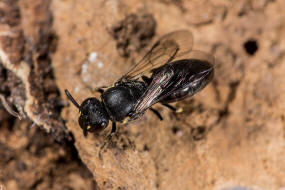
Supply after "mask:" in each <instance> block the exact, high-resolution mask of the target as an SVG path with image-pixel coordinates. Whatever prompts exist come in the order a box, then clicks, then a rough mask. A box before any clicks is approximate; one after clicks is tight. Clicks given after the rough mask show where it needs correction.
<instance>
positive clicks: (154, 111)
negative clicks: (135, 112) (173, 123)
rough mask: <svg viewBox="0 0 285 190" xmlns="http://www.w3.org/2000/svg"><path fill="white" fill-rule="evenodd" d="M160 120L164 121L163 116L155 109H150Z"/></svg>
mask: <svg viewBox="0 0 285 190" xmlns="http://www.w3.org/2000/svg"><path fill="white" fill-rule="evenodd" d="M149 109H150V110H151V111H152V112H153V113H154V114H155V115H156V116H157V117H158V118H159V119H160V120H163V117H162V116H161V114H160V113H159V112H158V111H157V110H156V109H153V108H149Z"/></svg>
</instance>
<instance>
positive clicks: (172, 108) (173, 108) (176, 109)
mask: <svg viewBox="0 0 285 190" xmlns="http://www.w3.org/2000/svg"><path fill="white" fill-rule="evenodd" d="M162 105H163V106H165V107H167V108H168V109H170V110H172V111H174V112H176V113H181V112H182V111H183V109H182V108H175V107H173V106H171V105H169V104H162Z"/></svg>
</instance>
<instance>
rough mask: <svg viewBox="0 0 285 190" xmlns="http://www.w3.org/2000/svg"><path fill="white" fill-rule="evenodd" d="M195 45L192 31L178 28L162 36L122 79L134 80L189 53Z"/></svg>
mask: <svg viewBox="0 0 285 190" xmlns="http://www.w3.org/2000/svg"><path fill="white" fill-rule="evenodd" d="M192 45H193V36H192V33H191V32H190V31H188V30H178V31H174V32H171V33H168V34H166V35H164V36H162V37H161V38H160V39H159V40H158V41H157V42H156V43H155V44H154V45H153V46H152V48H151V49H150V51H148V53H147V54H146V55H145V56H144V57H143V58H142V59H141V60H140V61H139V62H138V63H137V64H136V65H135V66H134V67H133V68H132V69H130V71H129V72H127V73H126V74H125V75H123V77H122V78H121V79H127V80H134V79H137V78H139V77H140V76H142V75H143V74H146V73H148V72H150V71H152V70H153V69H156V68H158V67H160V66H162V65H164V64H166V63H169V62H171V61H172V60H173V59H175V58H179V57H181V56H183V55H185V54H188V53H189V52H190V51H191V49H192Z"/></svg>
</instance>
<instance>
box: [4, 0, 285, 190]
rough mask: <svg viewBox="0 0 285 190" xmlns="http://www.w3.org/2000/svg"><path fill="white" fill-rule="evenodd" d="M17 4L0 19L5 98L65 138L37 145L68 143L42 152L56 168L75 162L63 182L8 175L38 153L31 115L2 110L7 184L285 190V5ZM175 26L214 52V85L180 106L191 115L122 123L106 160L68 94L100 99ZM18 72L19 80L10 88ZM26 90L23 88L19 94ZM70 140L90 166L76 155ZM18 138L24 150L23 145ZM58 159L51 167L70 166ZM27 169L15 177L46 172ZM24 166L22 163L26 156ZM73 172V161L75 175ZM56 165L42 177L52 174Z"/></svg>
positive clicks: (196, 0) (265, 1) (197, 1)
mask: <svg viewBox="0 0 285 190" xmlns="http://www.w3.org/2000/svg"><path fill="white" fill-rule="evenodd" d="M8 2H9V1H1V2H0V16H1V15H8V14H7V12H9V13H11V10H14V12H15V14H10V15H9V16H11V17H13V18H11V17H8V16H6V17H2V18H3V19H1V21H0V24H1V25H0V63H2V66H1V67H0V72H1V73H6V74H5V77H6V78H5V77H3V76H4V75H3V74H2V75H1V76H0V83H1V87H0V93H1V94H3V95H4V96H5V97H6V98H7V101H8V102H9V103H10V104H13V105H15V107H16V109H17V110H18V112H20V113H21V112H22V115H23V116H25V118H28V119H29V120H30V121H32V122H33V123H35V124H36V126H40V128H43V129H45V130H46V131H48V132H49V133H51V134H52V135H51V136H53V137H54V139H56V140H57V141H59V142H61V143H62V142H65V143H62V144H65V145H63V146H60V147H57V146H58V145H56V143H55V142H53V141H52V142H50V141H48V140H47V139H45V138H42V140H43V142H40V140H39V142H37V143H43V144H50V146H53V147H52V148H51V150H53V149H54V150H59V149H60V151H55V152H54V154H52V153H51V152H52V151H50V150H47V151H46V152H44V153H42V154H43V155H44V156H43V157H44V158H42V159H43V160H45V161H46V162H45V163H46V164H47V165H49V164H48V163H49V161H50V160H58V159H59V158H61V157H63V158H64V159H63V160H65V161H64V163H66V164H65V165H64V164H63V166H62V170H61V171H62V172H63V174H64V176H66V178H65V177H61V178H60V177H58V178H60V180H62V181H63V182H62V183H59V182H58V181H56V180H50V181H48V180H40V181H39V182H37V180H38V179H37V178H36V177H37V176H35V175H34V176H32V177H30V178H22V180H20V177H18V178H17V177H13V176H12V175H7V173H11V172H14V171H13V170H14V168H15V167H16V166H14V165H12V164H11V166H9V167H8V164H7V163H14V161H15V160H23V159H24V160H25V161H24V162H32V161H33V159H35V158H34V157H33V156H27V157H25V158H22V157H20V155H19V154H23V155H33V154H34V152H33V151H30V150H29V149H27V148H23V147H26V145H27V144H29V142H30V141H32V140H31V138H30V136H29V133H27V132H25V131H26V130H27V129H26V128H25V127H23V126H25V125H27V124H25V123H26V121H24V122H19V121H13V122H10V121H11V117H9V116H8V114H7V113H6V112H5V111H4V108H3V109H2V110H0V111H1V115H0V119H1V128H0V130H1V135H0V154H3V155H4V156H3V157H2V159H3V160H2V159H1V158H0V163H5V165H7V166H5V167H3V170H2V169H1V172H0V185H3V186H4V188H5V187H6V188H7V189H12V188H11V187H18V189H30V188H31V187H33V188H34V189H43V188H41V187H45V188H46V189H48V188H50V189H54V188H52V187H51V185H50V186H48V185H47V184H48V183H50V184H53V186H57V185H58V186H57V187H61V188H59V189H62V188H63V187H64V185H66V186H67V187H68V188H70V189H163V190H168V189H169V190H170V189H181V190H182V189H183V190H184V189H185V190H187V189H195V190H196V189H197V190H200V189H205V190H210V189H215V190H222V189H253V190H255V189H257V190H259V189H268V190H281V189H283V188H285V161H284V157H285V149H284V147H285V85H283V84H284V83H285V75H284V73H285V56H284V52H285V22H284V20H285V2H284V1H283V0H250V1H248V0H241V1H226V0H217V1H207V0H191V1H186V0H155V1H151V0H146V1H139V0H97V1H93V0H85V1H80V0H73V1H64V0H57V1H47V2H48V3H47V4H42V3H37V2H38V1H36V0H23V1H16V0H15V1H14V4H13V5H12V4H9V3H8ZM5 11H6V12H5ZM2 12H3V13H2ZM177 29H188V30H190V31H191V32H192V33H193V36H194V46H193V49H195V50H201V51H204V52H208V53H211V54H212V55H214V57H215V59H216V63H215V77H214V80H213V82H212V83H211V84H210V85H208V86H207V87H206V88H205V89H204V90H203V91H201V92H200V93H199V94H197V95H195V96H194V97H193V98H190V99H187V100H184V101H181V102H178V103H176V104H173V105H174V106H175V107H181V108H183V110H184V112H182V113H179V114H178V113H173V112H171V111H170V110H168V109H166V108H163V107H162V106H160V105H155V106H154V107H155V108H156V109H157V110H159V111H160V112H161V114H162V115H163V117H164V120H163V121H160V120H159V119H157V118H156V117H155V116H154V115H153V114H152V113H151V112H147V113H146V114H145V115H144V116H143V117H142V118H141V119H140V120H138V121H135V122H131V123H128V124H126V125H123V124H119V125H118V129H119V130H118V133H117V135H116V136H114V138H113V139H112V143H111V144H110V145H109V146H108V147H107V148H105V149H104V151H103V152H102V159H100V158H99V157H98V152H99V149H100V146H101V145H102V143H103V142H104V135H100V136H97V135H92V134H90V135H89V136H88V138H85V137H84V136H83V133H82V130H81V129H80V127H79V125H78V122H77V117H78V110H77V109H76V108H75V107H74V106H73V105H72V104H70V106H67V104H68V100H67V98H66V97H65V95H64V89H68V90H69V91H70V92H71V94H72V95H73V96H74V98H75V99H76V100H77V101H78V102H80V103H81V102H82V101H83V100H84V99H86V98H87V97H91V96H95V97H97V98H100V94H98V93H94V92H93V91H92V89H94V88H96V87H99V86H102V85H109V84H112V83H114V82H115V81H116V80H117V79H118V78H120V76H121V75H122V74H124V73H125V72H127V71H128V68H130V67H131V66H132V65H134V64H135V63H136V62H137V61H138V60H139V58H140V57H142V56H143V55H144V54H145V53H146V52H147V50H148V49H149V47H150V46H151V44H152V43H153V42H155V40H156V39H158V38H159V36H161V35H163V34H166V33H169V32H172V31H174V30H177ZM15 44H16V45H15ZM7 73H9V74H7ZM13 74H14V75H15V76H13ZM9 76H10V78H13V77H14V78H15V79H13V81H16V82H14V83H13V82H10V83H8V82H7V80H8V77H9ZM17 81H18V82H17ZM2 84H5V86H3V85H2ZM17 85H19V89H20V90H19V92H18V91H15V90H14V91H13V90H11V89H15V86H17ZM17 92H18V93H17ZM23 94H24V95H25V97H24V98H23V96H20V95H23ZM47 94H48V95H47ZM19 97H22V98H19ZM54 99H56V101H55V100H54ZM52 100H54V102H53V101H52ZM55 102H56V103H55ZM54 105H56V106H54ZM39 116H41V117H39ZM30 123H31V122H30ZM11 126H14V127H11ZM19 128H20V129H21V130H20V129H19ZM34 130H35V129H34ZM108 130H110V127H109V128H107V129H106V131H105V134H107V133H108ZM5 131H6V132H5ZM14 133H16V134H18V135H15V134H14ZM33 133H36V134H37V133H39V134H41V133H42V132H40V130H35V132H33ZM4 134H5V135H4ZM21 136H23V138H20V137H21ZM50 138H51V137H50ZM21 140H22V141H21ZM73 141H74V145H75V147H73V148H74V149H76V151H77V152H78V157H79V158H80V159H81V160H82V162H83V163H84V164H85V165H86V167H87V168H88V169H87V168H85V166H84V164H83V163H81V162H80V160H79V158H78V157H77V156H74V154H72V153H70V152H69V153H68V151H67V150H68V147H69V148H70V147H71V146H72V145H71V144H72V143H71V142H73ZM21 142H23V146H20V147H17V146H16V147H15V144H21ZM25 143H26V144H25ZM37 143H36V144H37ZM52 144H54V145H52ZM15 149H18V152H19V154H15V151H14V150H15ZM74 149H73V150H74ZM22 152H23V153H22ZM59 152H65V153H59ZM66 152H67V153H66ZM71 155H73V156H71ZM68 156H70V157H71V158H70V159H67V158H66V157H68ZM20 158H21V159H20ZM37 159H38V160H39V163H40V158H37ZM11 160H12V161H11ZM43 162H44V161H43ZM72 163H79V164H78V165H77V166H75V165H76V164H75V165H74V164H72ZM52 164H54V163H50V167H48V168H54V167H55V166H61V164H60V163H57V164H55V165H52ZM1 165H2V164H1ZM27 165H28V170H22V171H21V172H22V173H19V172H20V171H19V172H18V171H16V172H17V175H19V176H21V175H23V176H24V174H25V173H27V172H28V171H29V173H35V172H36V171H38V170H39V169H38V168H37V169H34V168H33V167H31V168H30V167H29V164H27ZM47 165H44V164H43V165H40V166H42V167H47ZM67 165H68V166H67ZM17 167H19V168H25V167H24V166H23V164H21V163H20V164H18V165H17ZM55 168H56V167H55ZM68 168H69V169H70V168H73V171H74V173H73V175H71V174H70V172H68V171H70V170H69V169H68ZM51 170H52V169H47V170H39V172H40V173H42V175H43V176H44V175H46V178H48V179H50V178H52V175H50V171H51ZM53 170H54V169H53ZM2 171H3V172H2ZM55 171H58V170H56V169H55ZM1 175H2V176H1ZM56 176H61V175H56ZM53 177H54V176H53ZM93 179H94V180H95V181H96V182H94V181H93ZM69 180H71V181H72V180H74V181H78V183H74V184H70V183H67V182H68V181H69ZM25 182H26V183H29V185H27V186H25V185H23V183H25ZM37 183H39V184H40V185H37ZM35 184H36V185H35ZM78 184H80V185H78ZM61 185H62V186H61ZM34 186H35V187H34ZM13 189H17V188H13Z"/></svg>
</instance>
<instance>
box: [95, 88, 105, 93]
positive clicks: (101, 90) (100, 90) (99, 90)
mask: <svg viewBox="0 0 285 190" xmlns="http://www.w3.org/2000/svg"><path fill="white" fill-rule="evenodd" d="M96 92H99V93H100V94H103V93H104V90H103V88H97V89H96Z"/></svg>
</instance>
